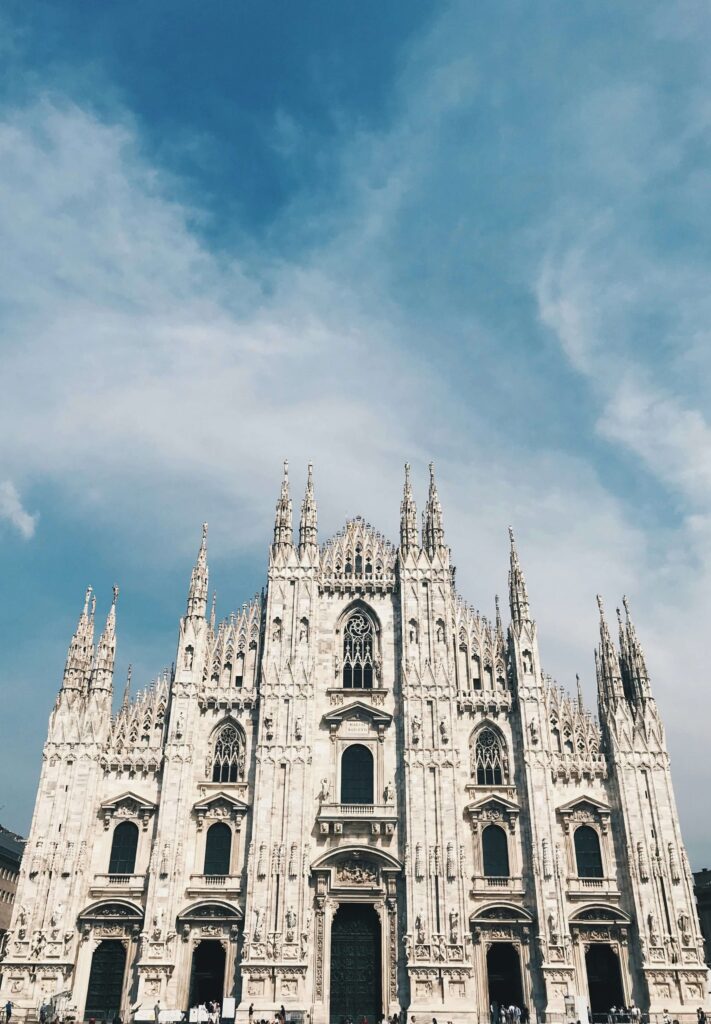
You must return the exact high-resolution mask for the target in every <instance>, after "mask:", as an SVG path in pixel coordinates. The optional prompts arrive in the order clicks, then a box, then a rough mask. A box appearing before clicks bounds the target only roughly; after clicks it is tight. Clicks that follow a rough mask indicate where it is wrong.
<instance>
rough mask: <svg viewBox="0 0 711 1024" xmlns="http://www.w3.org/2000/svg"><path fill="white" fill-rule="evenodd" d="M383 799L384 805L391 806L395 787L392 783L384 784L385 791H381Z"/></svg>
mask: <svg viewBox="0 0 711 1024" xmlns="http://www.w3.org/2000/svg"><path fill="white" fill-rule="evenodd" d="M383 799H384V800H385V803H386V804H391V803H392V802H393V800H394V799H395V786H394V785H393V783H392V782H386V783H385V789H384V790H383Z"/></svg>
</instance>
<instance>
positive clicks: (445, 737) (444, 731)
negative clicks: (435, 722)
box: [439, 718, 449, 743]
mask: <svg viewBox="0 0 711 1024" xmlns="http://www.w3.org/2000/svg"><path fill="white" fill-rule="evenodd" d="M439 735H440V738H441V740H442V743H449V725H448V724H447V721H446V719H444V718H443V719H441V721H440V723H439Z"/></svg>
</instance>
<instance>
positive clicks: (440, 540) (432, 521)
mask: <svg viewBox="0 0 711 1024" xmlns="http://www.w3.org/2000/svg"><path fill="white" fill-rule="evenodd" d="M422 545H423V547H424V548H425V550H426V551H427V554H428V555H429V556H430V558H434V555H435V552H437V551H441V550H442V549H443V548H444V523H443V521H442V506H441V504H440V500H439V495H438V494H437V485H436V483H435V477H434V462H430V490H429V495H428V498H427V505H426V507H425V513H424V519H423V531H422Z"/></svg>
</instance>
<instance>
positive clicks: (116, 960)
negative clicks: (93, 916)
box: [84, 939, 126, 1020]
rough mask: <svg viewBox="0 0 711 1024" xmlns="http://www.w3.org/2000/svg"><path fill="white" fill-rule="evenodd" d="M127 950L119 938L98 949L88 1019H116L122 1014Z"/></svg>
mask: <svg viewBox="0 0 711 1024" xmlns="http://www.w3.org/2000/svg"><path fill="white" fill-rule="evenodd" d="M125 971H126V950H125V948H124V945H123V943H122V942H119V941H118V940H117V939H105V940H104V941H103V942H100V943H99V945H98V946H97V947H96V949H95V950H94V955H93V956H92V958H91V973H90V974H89V990H88V992H87V995H86V1008H85V1010H84V1020H89V1018H90V1017H96V1018H97V1019H98V1020H101V1019H104V1020H113V1018H114V1017H115V1016H116V1015H117V1014H119V1013H120V1011H121V995H122V992H123V976H124V973H125Z"/></svg>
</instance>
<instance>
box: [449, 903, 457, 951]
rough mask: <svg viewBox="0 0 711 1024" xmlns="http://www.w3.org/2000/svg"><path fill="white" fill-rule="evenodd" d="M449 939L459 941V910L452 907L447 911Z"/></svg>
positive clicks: (454, 941)
mask: <svg viewBox="0 0 711 1024" xmlns="http://www.w3.org/2000/svg"><path fill="white" fill-rule="evenodd" d="M449 941H450V942H452V943H455V944H456V943H457V942H459V911H458V910H455V909H454V908H452V910H450V912H449Z"/></svg>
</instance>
